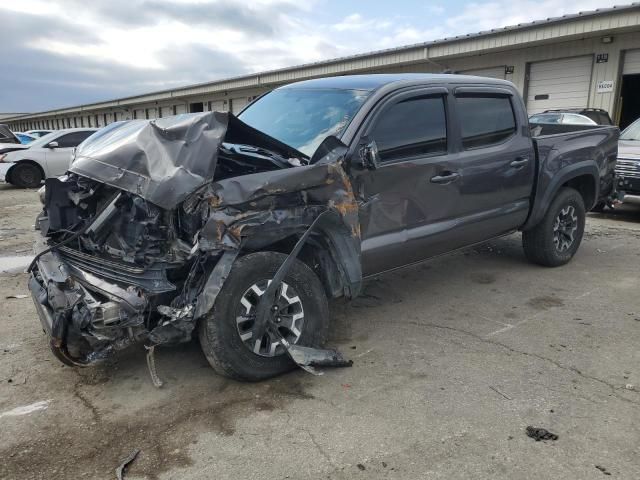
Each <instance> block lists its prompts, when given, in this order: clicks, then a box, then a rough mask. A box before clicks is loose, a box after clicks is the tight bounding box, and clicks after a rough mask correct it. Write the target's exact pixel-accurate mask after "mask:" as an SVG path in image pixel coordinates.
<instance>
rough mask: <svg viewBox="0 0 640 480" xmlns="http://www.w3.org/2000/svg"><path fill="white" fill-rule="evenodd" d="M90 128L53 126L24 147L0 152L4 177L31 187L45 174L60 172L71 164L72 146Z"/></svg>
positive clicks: (78, 142) (75, 145) (20, 184)
mask: <svg viewBox="0 0 640 480" xmlns="http://www.w3.org/2000/svg"><path fill="white" fill-rule="evenodd" d="M95 131H96V130H95V129H94V128H69V129H66V130H57V131H55V132H52V133H49V134H47V135H45V136H43V137H40V138H38V139H37V140H35V141H34V142H32V143H31V144H30V145H24V146H25V147H28V148H26V149H24V150H18V151H13V152H9V153H4V154H1V155H0V163H4V164H10V166H9V167H8V170H7V172H6V173H5V181H6V182H8V183H11V184H13V185H15V186H17V187H23V188H34V187H38V186H40V183H41V182H42V180H44V179H45V178H49V177H57V176H59V175H62V174H64V172H66V171H67V169H68V168H69V165H70V164H71V152H72V150H73V149H74V148H75V147H77V146H78V145H80V144H81V143H82V142H83V141H84V140H86V139H87V138H88V137H89V136H90V135H92V134H93V133H94V132H95Z"/></svg>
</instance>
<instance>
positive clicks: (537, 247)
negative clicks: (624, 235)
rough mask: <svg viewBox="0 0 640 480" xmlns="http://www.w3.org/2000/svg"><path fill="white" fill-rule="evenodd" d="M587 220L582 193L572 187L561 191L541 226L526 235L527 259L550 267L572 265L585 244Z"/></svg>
mask: <svg viewBox="0 0 640 480" xmlns="http://www.w3.org/2000/svg"><path fill="white" fill-rule="evenodd" d="M585 217H586V213H585V208H584V200H583V199H582V196H581V195H580V193H578V192H577V191H576V190H574V189H573V188H569V187H563V188H562V189H560V191H559V192H558V194H557V195H556V198H555V199H554V200H553V202H551V205H550V206H549V209H548V210H547V213H546V214H545V216H544V217H543V218H542V220H541V221H540V223H538V225H536V226H535V227H533V228H532V229H531V230H527V231H525V232H523V233H522V246H523V247H524V253H525V255H526V257H527V259H529V260H530V261H531V262H533V263H537V264H538V265H544V266H546V267H558V266H560V265H564V264H566V263H567V262H569V261H570V260H571V259H572V258H573V256H574V255H575V253H576V251H577V250H578V247H579V246H580V242H581V241H582V236H583V234H584V225H585Z"/></svg>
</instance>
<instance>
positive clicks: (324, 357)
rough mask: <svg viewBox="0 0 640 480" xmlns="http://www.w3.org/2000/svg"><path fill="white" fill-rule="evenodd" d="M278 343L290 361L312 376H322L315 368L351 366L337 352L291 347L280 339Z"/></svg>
mask: <svg viewBox="0 0 640 480" xmlns="http://www.w3.org/2000/svg"><path fill="white" fill-rule="evenodd" d="M280 341H281V342H282V345H283V346H284V348H285V350H286V351H287V353H288V354H289V356H290V357H291V360H293V361H294V363H295V364H296V365H298V366H299V367H300V368H302V369H303V370H305V371H307V372H309V373H311V374H312V375H322V373H323V372H321V371H318V370H316V369H315V367H334V368H335V367H337V368H340V367H350V366H352V365H353V361H352V360H346V359H345V358H344V357H343V356H342V354H341V353H340V352H338V351H337V350H329V349H322V348H311V347H303V346H301V345H291V344H290V343H289V342H287V341H286V340H285V339H284V338H281V340H280Z"/></svg>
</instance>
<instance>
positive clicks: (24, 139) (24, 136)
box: [13, 132, 37, 145]
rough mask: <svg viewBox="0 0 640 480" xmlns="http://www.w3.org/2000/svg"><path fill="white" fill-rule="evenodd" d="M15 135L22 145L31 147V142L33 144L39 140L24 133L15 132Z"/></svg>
mask: <svg viewBox="0 0 640 480" xmlns="http://www.w3.org/2000/svg"><path fill="white" fill-rule="evenodd" d="M13 134H14V135H15V136H16V137H18V140H20V143H21V144H22V145H29V144H30V143H31V142H33V141H34V140H35V139H36V138H37V137H33V136H31V135H29V134H28V133H22V132H13Z"/></svg>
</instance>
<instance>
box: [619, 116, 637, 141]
mask: <svg viewBox="0 0 640 480" xmlns="http://www.w3.org/2000/svg"><path fill="white" fill-rule="evenodd" d="M620 140H633V141H636V142H640V119H638V120H636V121H635V122H633V123H632V124H631V125H629V126H628V127H627V128H625V129H624V131H623V132H622V134H621V135H620Z"/></svg>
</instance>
